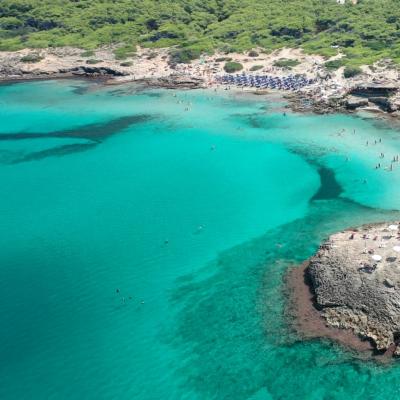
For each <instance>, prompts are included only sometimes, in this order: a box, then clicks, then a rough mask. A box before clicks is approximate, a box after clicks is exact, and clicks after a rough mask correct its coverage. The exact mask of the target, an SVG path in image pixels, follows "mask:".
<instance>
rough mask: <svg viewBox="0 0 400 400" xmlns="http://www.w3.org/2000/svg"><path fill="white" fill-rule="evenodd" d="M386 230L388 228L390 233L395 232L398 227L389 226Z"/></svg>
mask: <svg viewBox="0 0 400 400" xmlns="http://www.w3.org/2000/svg"><path fill="white" fill-rule="evenodd" d="M388 228H389V229H390V230H391V231H397V230H398V226H397V225H389V226H388Z"/></svg>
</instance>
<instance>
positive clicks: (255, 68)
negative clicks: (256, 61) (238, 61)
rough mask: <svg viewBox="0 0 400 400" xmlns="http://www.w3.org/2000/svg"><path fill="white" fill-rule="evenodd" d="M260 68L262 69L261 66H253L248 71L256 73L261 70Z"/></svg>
mask: <svg viewBox="0 0 400 400" xmlns="http://www.w3.org/2000/svg"><path fill="white" fill-rule="evenodd" d="M262 68H263V66H262V65H253V66H252V67H251V68H250V71H258V70H260V69H262Z"/></svg>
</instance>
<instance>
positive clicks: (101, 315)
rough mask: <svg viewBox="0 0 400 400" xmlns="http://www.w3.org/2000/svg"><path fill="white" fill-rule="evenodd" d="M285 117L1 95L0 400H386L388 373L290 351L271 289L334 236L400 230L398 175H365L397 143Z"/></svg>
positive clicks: (143, 97) (129, 90) (227, 106)
mask: <svg viewBox="0 0 400 400" xmlns="http://www.w3.org/2000/svg"><path fill="white" fill-rule="evenodd" d="M186 107H189V108H190V111H184V110H185V108H186ZM282 107H283V104H282V103H281V102H277V101H273V100H271V99H270V100H265V98H260V97H256V96H254V97H251V96H250V95H248V96H245V95H233V94H230V93H226V92H223V93H217V94H215V93H213V92H209V91H196V92H172V91H162V90H152V91H147V92H143V91H139V90H138V89H137V88H135V87H133V86H121V87H109V88H104V87H102V86H99V85H97V84H95V83H84V82H80V81H57V82H54V81H49V82H35V83H23V84H16V85H3V86H0V121H1V123H0V163H1V164H0V181H1V182H2V194H1V196H0V218H1V219H0V221H1V224H0V245H1V247H0V248H1V249H2V250H1V253H0V265H1V268H0V315H1V316H2V323H1V325H0V343H1V344H2V345H1V347H0V360H1V362H0V398H1V399H140V400H150V399H173V400H175V399H251V400H258V399H350V398H351V399H358V398H359V399H379V398H388V397H389V396H391V397H392V398H396V397H397V396H398V391H399V389H398V385H397V382H398V378H399V376H400V370H399V367H397V366H396V365H393V366H390V367H382V366H378V365H376V364H374V363H366V362H361V361H357V360H356V359H355V358H354V357H353V356H352V355H351V354H350V353H349V352H346V351H344V350H343V349H341V348H339V347H338V346H336V345H334V344H332V343H328V342H324V341H311V342H301V341H299V340H298V339H297V337H296V336H295V335H294V334H293V333H292V332H291V331H290V330H289V329H288V327H287V325H286V323H285V318H284V296H283V294H282V290H281V289H282V277H283V275H284V272H285V271H286V270H287V268H289V267H290V266H292V265H293V264H296V263H299V262H301V261H302V260H304V259H305V258H307V257H308V256H309V255H310V254H312V252H313V251H315V249H316V247H317V246H318V244H319V243H320V241H321V240H322V239H323V238H324V237H326V236H327V235H328V234H329V233H331V232H333V231H335V230H337V229H342V228H344V227H347V226H349V225H355V224H361V223H366V222H371V221H378V220H391V219H394V218H397V219H398V218H400V213H399V212H398V211H397V210H399V208H400V185H398V182H399V178H400V166H397V165H396V166H395V169H394V171H392V172H389V171H386V170H385V169H384V168H382V169H380V170H375V169H374V166H375V165H376V164H377V163H378V162H381V164H383V166H384V167H386V166H387V165H388V162H389V161H390V159H391V158H392V157H393V156H394V155H395V154H398V153H400V141H399V138H398V132H397V131H396V130H395V129H391V128H390V127H389V126H388V125H385V124H384V123H382V122H380V123H377V122H374V121H371V120H366V119H362V118H355V117H350V116H344V115H331V116H304V115H303V116H302V115H296V114H290V113H289V114H287V115H286V116H284V115H283V109H282ZM342 129H345V131H344V132H342V133H340V132H341V131H342ZM354 130H355V133H354ZM339 133H340V134H339ZM379 138H381V139H382V143H380V142H379ZM367 140H368V142H369V145H368V146H366V141H367ZM375 140H377V144H374V142H375ZM381 152H384V153H385V158H384V159H380V158H379V154H380V153H381ZM321 178H322V181H321ZM367 384H368V385H367Z"/></svg>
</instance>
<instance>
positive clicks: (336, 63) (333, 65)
mask: <svg viewBox="0 0 400 400" xmlns="http://www.w3.org/2000/svg"><path fill="white" fill-rule="evenodd" d="M342 66H343V61H342V60H341V59H338V60H332V61H327V62H326V63H325V68H326V69H328V70H329V71H334V70H335V69H338V68H340V67H342Z"/></svg>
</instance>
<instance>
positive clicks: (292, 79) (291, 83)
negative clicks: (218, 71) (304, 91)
mask: <svg viewBox="0 0 400 400" xmlns="http://www.w3.org/2000/svg"><path fill="white" fill-rule="evenodd" d="M218 80H219V82H221V83H223V84H226V85H235V86H248V87H256V88H260V89H267V88H268V89H280V90H298V89H300V88H302V87H305V86H309V85H312V84H314V83H315V79H308V78H306V77H304V76H301V75H288V76H284V77H276V76H269V75H247V74H245V73H244V72H243V73H242V74H236V75H229V74H227V75H223V76H220V77H218Z"/></svg>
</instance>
